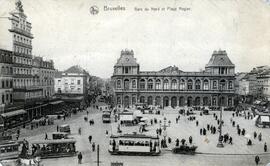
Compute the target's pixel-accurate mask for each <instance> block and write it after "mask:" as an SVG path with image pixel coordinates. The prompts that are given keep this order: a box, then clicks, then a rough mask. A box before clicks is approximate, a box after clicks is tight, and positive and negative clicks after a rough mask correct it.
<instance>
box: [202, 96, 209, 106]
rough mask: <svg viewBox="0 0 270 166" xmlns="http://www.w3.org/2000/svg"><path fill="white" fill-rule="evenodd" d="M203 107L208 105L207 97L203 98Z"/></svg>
mask: <svg viewBox="0 0 270 166" xmlns="http://www.w3.org/2000/svg"><path fill="white" fill-rule="evenodd" d="M203 105H204V106H208V105H209V99H208V97H204V98H203Z"/></svg>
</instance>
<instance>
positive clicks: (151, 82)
mask: <svg viewBox="0 0 270 166" xmlns="http://www.w3.org/2000/svg"><path fill="white" fill-rule="evenodd" d="M147 89H153V80H152V79H149V80H148V82H147Z"/></svg>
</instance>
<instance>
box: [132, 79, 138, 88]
mask: <svg viewBox="0 0 270 166" xmlns="http://www.w3.org/2000/svg"><path fill="white" fill-rule="evenodd" d="M136 87H137V84H136V80H132V88H133V89H136Z"/></svg>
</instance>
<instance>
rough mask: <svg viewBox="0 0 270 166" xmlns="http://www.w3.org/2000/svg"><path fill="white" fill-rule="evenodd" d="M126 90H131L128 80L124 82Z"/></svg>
mask: <svg viewBox="0 0 270 166" xmlns="http://www.w3.org/2000/svg"><path fill="white" fill-rule="evenodd" d="M124 89H129V80H128V79H125V80H124Z"/></svg>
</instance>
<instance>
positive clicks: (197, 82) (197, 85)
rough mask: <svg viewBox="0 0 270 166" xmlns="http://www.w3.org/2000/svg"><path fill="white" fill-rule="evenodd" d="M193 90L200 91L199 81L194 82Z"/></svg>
mask: <svg viewBox="0 0 270 166" xmlns="http://www.w3.org/2000/svg"><path fill="white" fill-rule="evenodd" d="M195 89H196V90H199V89H201V81H200V80H196V81H195Z"/></svg>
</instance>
